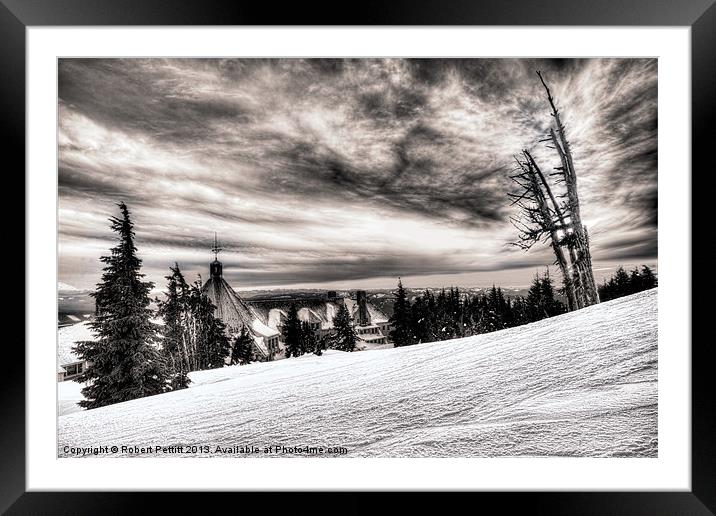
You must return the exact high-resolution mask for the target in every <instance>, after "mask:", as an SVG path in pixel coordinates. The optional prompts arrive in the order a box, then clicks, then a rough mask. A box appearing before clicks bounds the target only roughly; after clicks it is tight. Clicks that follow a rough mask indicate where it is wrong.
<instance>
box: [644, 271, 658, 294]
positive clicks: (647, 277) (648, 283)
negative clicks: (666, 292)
mask: <svg viewBox="0 0 716 516" xmlns="http://www.w3.org/2000/svg"><path fill="white" fill-rule="evenodd" d="M658 283H659V282H658V281H657V279H656V275H655V274H654V271H652V270H651V268H649V266H648V265H642V266H641V286H642V290H649V289H650V288H654V287H656V286H657V285H658Z"/></svg>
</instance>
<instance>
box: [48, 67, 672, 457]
mask: <svg viewBox="0 0 716 516" xmlns="http://www.w3.org/2000/svg"><path fill="white" fill-rule="evenodd" d="M657 79H658V59H657V58H613V57H610V58H555V59H548V58H437V57H433V58H412V57H411V58H400V57H395V58H384V57H380V58H371V57H355V58H348V57H346V58H326V59H319V58H303V59H302V58H278V57H276V58H247V57H242V58H215V57H211V58H159V57H154V58H132V57H126V58H107V57H103V58H70V57H68V58H60V59H58V60H57V87H58V89H57V92H58V105H57V117H58V127H57V144H58V157H57V159H58V169H57V185H58V192H57V195H58V213H57V217H58V222H57V238H58V248H57V252H58V257H57V274H58V286H57V307H58V312H57V348H56V352H57V372H56V374H57V379H56V380H57V381H56V384H57V407H56V408H57V428H58V433H57V456H58V457H60V458H62V459H69V458H127V457H133V458H181V457H186V458H196V457H217V458H289V457H290V458H307V457H311V458H314V457H315V458H329V459H330V458H346V457H347V458H370V457H378V458H401V457H402V458H413V457H415V458H417V457H422V458H444V457H452V458H463V457H465V458H481V457H586V458H602V457H611V458H657V457H659V435H658V415H659V406H658V399H659V396H658V382H657V377H658V360H657V356H658V346H657V344H658V338H657V337H658V324H657V323H658V317H657V304H658V303H657V300H658V245H657V242H658V239H657V235H658V220H657V211H658V209H657V208H658V203H657V198H658V182H657V163H658V144H659V142H658V139H657V129H658V112H657V107H658V103H657V101H658V80H657ZM662 258H663V260H664V264H665V265H664V267H665V269H664V278H666V263H667V262H666V258H665V256H662ZM48 266H51V265H48ZM666 285H667V283H666V281H665V282H664V286H663V287H662V288H666ZM665 292H666V291H665ZM667 297H668V296H667ZM50 322H51V320H50ZM48 352H49V353H51V351H48ZM50 373H51V372H50ZM48 376H50V375H49V374H48ZM48 381H51V380H49V379H48ZM212 464H213V463H212Z"/></svg>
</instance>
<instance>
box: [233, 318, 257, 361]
mask: <svg viewBox="0 0 716 516" xmlns="http://www.w3.org/2000/svg"><path fill="white" fill-rule="evenodd" d="M253 359H254V339H253V337H252V336H251V333H249V331H248V330H247V329H246V326H242V327H241V331H240V332H239V334H238V335H237V336H236V338H235V339H234V346H233V348H232V350H231V363H232V364H241V365H245V364H250V363H251V362H252V361H253Z"/></svg>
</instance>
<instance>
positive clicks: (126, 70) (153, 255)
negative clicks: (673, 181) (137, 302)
mask: <svg viewBox="0 0 716 516" xmlns="http://www.w3.org/2000/svg"><path fill="white" fill-rule="evenodd" d="M656 66H657V64H656V60H654V59H568V60H559V59H557V60H533V59H345V60H343V59H61V60H60V62H59V97H60V121H59V147H60V155H59V161H60V167H59V171H58V173H59V195H60V243H61V246H60V275H61V276H62V275H63V274H67V275H69V274H72V275H73V277H76V276H77V275H81V274H82V271H81V270H78V267H81V265H78V264H81V263H84V262H82V261H81V260H80V261H78V260H79V258H81V257H84V258H90V259H96V258H98V257H99V255H98V254H97V253H98V252H99V251H98V249H100V248H101V246H102V245H106V244H107V242H109V241H110V239H111V237H112V235H111V234H109V232H108V228H107V224H106V220H107V218H108V217H109V216H110V215H112V214H113V210H114V203H115V202H116V201H118V200H124V201H125V202H127V203H128V205H129V206H130V209H131V210H132V213H133V215H134V217H135V219H136V220H135V222H136V226H137V235H138V243H139V244H142V246H143V247H141V246H140V251H142V252H143V253H144V254H145V259H146V262H145V264H146V266H147V267H148V271H147V272H148V276H150V277H151V278H154V279H155V280H156V279H161V277H162V276H163V275H164V271H163V270H161V269H162V267H165V264H166V263H172V262H173V261H175V260H179V261H181V260H185V262H186V264H187V266H188V267H192V268H196V269H197V270H199V269H201V268H205V261H206V259H208V252H207V250H206V249H204V248H206V247H208V246H207V244H208V240H209V239H211V237H213V233H214V231H216V232H218V233H219V235H220V238H221V239H222V241H223V242H224V243H225V247H226V248H227V249H226V251H225V253H224V260H225V261H226V264H227V266H226V267H225V271H226V272H227V275H231V274H233V272H232V267H234V268H235V269H234V270H236V271H237V272H236V281H237V282H239V283H241V284H242V285H244V286H245V285H288V284H296V283H301V284H303V283H306V282H311V283H321V282H327V281H338V280H341V279H345V280H351V279H355V278H371V277H373V278H379V277H386V278H390V277H394V276H396V275H399V274H403V275H405V274H411V275H416V276H420V275H421V274H424V275H428V274H430V275H435V274H445V275H451V276H455V275H460V274H461V273H471V272H475V271H507V270H515V269H518V268H520V267H531V266H533V265H538V264H539V263H543V264H545V265H546V264H547V263H550V262H551V260H552V259H551V257H550V255H549V252H548V250H545V249H535V250H533V251H530V253H529V254H527V255H525V254H524V253H521V252H517V251H516V250H515V249H512V248H510V247H509V246H508V245H506V244H507V243H508V242H509V241H511V240H513V239H514V238H515V235H514V230H513V228H512V227H511V226H510V225H509V222H508V221H507V219H508V217H509V215H511V214H512V213H513V212H512V209H511V208H510V206H509V202H508V200H507V198H506V196H505V192H506V191H507V190H508V189H509V188H511V184H510V180H509V178H508V176H509V173H510V170H511V168H512V155H513V154H514V153H516V152H519V151H520V150H521V149H522V148H531V149H533V150H534V154H535V156H536V157H537V159H538V160H539V161H540V163H543V167H544V168H546V169H548V168H549V167H550V163H554V162H555V157H556V156H554V155H553V154H551V151H550V150H549V149H546V148H545V147H544V145H543V144H539V143H538V140H539V139H540V138H542V137H543V136H544V133H545V132H546V130H547V128H548V125H549V124H550V123H551V117H550V116H549V107H548V105H547V102H546V99H545V96H544V92H543V91H542V90H541V85H540V83H539V81H538V80H537V78H536V76H535V74H534V71H535V70H536V69H541V70H543V72H544V74H545V76H546V78H547V80H548V81H549V84H550V87H551V89H552V91H553V93H554V95H555V97H556V99H557V102H558V106H559V108H560V110H561V112H562V114H563V117H564V120H565V123H566V125H567V130H568V136H569V138H570V141H571V143H572V147H573V152H574V157H575V165H576V168H577V173H578V176H579V181H580V184H579V189H580V196H581V199H582V216H583V219H584V221H585V223H586V224H587V225H588V227H589V231H590V237H591V239H592V246H593V249H594V254H595V257H596V258H598V259H603V260H614V259H620V258H622V257H625V258H632V257H635V256H637V255H639V256H648V257H652V258H653V257H655V256H656V224H657V217H656V214H657V181H656V163H657V159H658V156H657V139H656V134H657V113H656V106H657V82H656V77H657V74H656ZM620 242H622V243H620ZM63 243H64V246H63V245H62V244H63ZM202 250H203V252H202ZM63 257H65V258H66V260H63ZM63 264H66V265H63ZM92 275H96V271H92V272H88V273H87V277H86V278H84V279H82V280H81V281H83V282H85V283H87V284H91V283H94V281H96V278H95V277H94V276H92ZM322 278H323V279H322Z"/></svg>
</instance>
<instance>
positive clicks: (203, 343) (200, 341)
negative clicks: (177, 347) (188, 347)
mask: <svg viewBox="0 0 716 516" xmlns="http://www.w3.org/2000/svg"><path fill="white" fill-rule="evenodd" d="M189 310H190V312H191V317H192V325H193V340H194V342H193V347H194V349H195V353H196V367H197V369H214V368H217V367H223V366H224V365H225V364H226V362H225V360H226V358H227V357H228V356H229V354H230V352H231V343H230V342H229V338H228V337H227V335H226V325H225V324H224V323H223V322H222V321H221V320H220V319H219V318H217V317H215V316H214V312H215V310H216V307H215V306H214V304H213V303H212V302H211V300H210V299H209V298H208V296H207V295H206V294H204V293H203V292H202V291H201V286H200V285H199V284H198V283H195V284H194V285H192V286H191V288H190V291H189Z"/></svg>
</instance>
